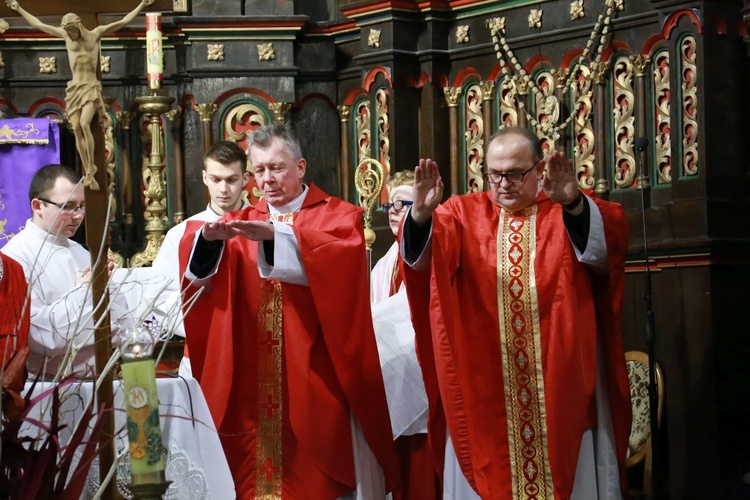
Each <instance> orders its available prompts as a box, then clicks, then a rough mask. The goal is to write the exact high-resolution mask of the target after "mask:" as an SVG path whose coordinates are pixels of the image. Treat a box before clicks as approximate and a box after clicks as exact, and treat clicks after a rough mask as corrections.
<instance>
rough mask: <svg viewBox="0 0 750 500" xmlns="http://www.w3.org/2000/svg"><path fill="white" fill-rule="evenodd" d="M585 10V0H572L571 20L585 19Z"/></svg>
mask: <svg viewBox="0 0 750 500" xmlns="http://www.w3.org/2000/svg"><path fill="white" fill-rule="evenodd" d="M585 15H586V14H585V12H584V11H583V0H573V1H572V2H570V20H571V21H575V20H576V19H583V17H584V16H585Z"/></svg>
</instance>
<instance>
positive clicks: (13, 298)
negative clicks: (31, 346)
mask: <svg viewBox="0 0 750 500" xmlns="http://www.w3.org/2000/svg"><path fill="white" fill-rule="evenodd" d="M0 263H2V270H0V311H2V313H0V363H2V365H0V367H2V366H5V365H6V364H7V363H8V361H10V358H11V357H12V356H13V354H15V353H16V352H17V351H18V350H20V349H21V348H22V347H23V346H25V345H26V343H27V338H28V334H29V311H30V306H29V300H31V299H28V300H27V298H26V296H27V292H28V285H27V283H26V276H25V275H24V273H23V267H21V264H19V263H18V262H16V261H15V260H13V259H11V258H10V257H8V256H7V255H5V254H3V253H0Z"/></svg>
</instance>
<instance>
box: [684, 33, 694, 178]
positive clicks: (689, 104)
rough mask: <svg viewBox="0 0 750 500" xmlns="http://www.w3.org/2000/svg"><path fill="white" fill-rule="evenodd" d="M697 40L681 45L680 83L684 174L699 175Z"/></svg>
mask: <svg viewBox="0 0 750 500" xmlns="http://www.w3.org/2000/svg"><path fill="white" fill-rule="evenodd" d="M696 60H697V47H696V44H695V38H694V37H692V36H686V37H685V38H684V39H683V40H682V42H681V43H680V63H681V64H680V69H681V70H682V72H681V75H680V82H681V86H682V165H683V171H682V174H683V175H685V176H691V175H696V174H697V173H698V86H697V80H698V71H697V67H696Z"/></svg>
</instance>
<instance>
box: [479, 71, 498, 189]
mask: <svg viewBox="0 0 750 500" xmlns="http://www.w3.org/2000/svg"><path fill="white" fill-rule="evenodd" d="M480 85H481V87H482V120H483V121H484V149H485V151H486V150H487V145H488V143H489V140H490V137H492V134H493V133H494V132H495V127H494V126H493V124H492V123H493V120H492V118H493V116H492V111H493V103H494V102H495V82H493V81H486V82H482V83H481V84H480ZM483 167H484V170H485V171H487V158H484V163H483ZM488 187H489V184H488V183H487V182H485V180H484V178H482V191H487V189H488Z"/></svg>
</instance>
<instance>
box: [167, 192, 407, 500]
mask: <svg viewBox="0 0 750 500" xmlns="http://www.w3.org/2000/svg"><path fill="white" fill-rule="evenodd" d="M224 218H225V219H227V220H234V219H239V220H260V221H265V220H268V219H269V211H268V205H267V203H266V202H265V201H260V202H259V203H258V204H257V205H256V206H254V207H248V208H246V209H244V210H242V211H239V212H234V213H231V214H227V215H225V216H224ZM286 219H287V222H288V223H290V225H291V226H292V228H293V230H294V233H295V235H296V237H297V242H298V244H299V248H300V253H301V256H302V262H303V265H304V269H305V272H306V274H307V278H308V281H309V283H310V286H309V287H307V286H300V285H292V284H288V283H281V282H277V281H272V280H264V279H262V278H261V277H260V276H259V274H258V268H257V259H258V244H257V243H256V242H252V241H249V240H247V239H244V238H239V237H238V238H233V239H231V240H229V241H227V242H226V243H225V248H224V253H223V256H222V259H221V262H220V265H219V268H218V271H217V274H216V275H215V276H214V277H213V280H212V282H211V285H210V287H209V288H210V289H209V290H206V291H205V292H204V293H203V294H202V296H201V297H200V298H199V299H198V301H197V303H196V304H195V306H194V307H193V309H192V311H191V312H190V313H189V314H188V316H187V317H186V320H185V330H186V333H187V344H188V350H189V352H190V362H191V366H192V370H193V375H194V376H195V378H196V379H198V380H199V382H200V384H201V388H202V389H203V391H204V393H205V396H206V400H207V402H208V405H209V408H210V410H211V414H212V416H213V418H214V422H215V424H216V427H217V428H218V430H219V433H220V435H221V439H222V443H223V445H224V450H225V452H226V455H227V460H228V462H229V466H230V469H231V470H232V475H233V477H234V480H235V488H236V490H237V494H238V497H239V498H266V497H268V496H271V497H274V498H278V495H279V494H280V495H281V497H282V498H285V499H303V498H316V499H328V498H337V497H339V496H341V495H343V494H345V493H348V492H350V491H353V490H354V489H355V486H356V484H355V473H354V462H353V458H352V455H353V453H352V436H351V424H350V412H351V413H353V414H354V416H355V418H356V419H357V421H358V422H359V423H360V425H361V427H362V430H363V432H364V435H365V438H366V439H367V442H368V444H369V446H370V448H371V449H372V450H373V452H374V453H375V455H376V457H377V459H378V461H379V462H380V464H381V465H382V466H383V469H384V472H385V476H386V482H387V486H388V490H390V489H392V487H393V484H392V483H393V481H392V480H393V478H396V477H397V476H398V470H397V464H396V455H395V448H394V445H393V436H392V434H391V428H390V417H389V414H388V406H387V403H386V398H385V389H384V386H383V379H382V375H381V372H380V363H379V360H378V353H377V346H376V343H375V334H374V332H373V329H372V318H371V314H370V301H369V291H368V285H367V263H366V260H365V250H364V237H363V228H362V210H361V209H360V208H357V207H355V206H353V205H350V204H349V203H346V202H344V201H341V200H340V199H338V198H334V197H330V196H328V195H327V194H325V193H324V192H323V191H321V190H320V189H319V188H317V187H316V186H314V185H310V186H309V192H308V194H307V196H306V198H305V201H304V204H303V206H302V209H301V210H300V211H299V212H297V213H294V214H288V215H287V217H286ZM201 226H202V223H198V224H195V225H192V226H188V230H187V231H186V233H185V234H186V236H185V237H184V238H183V241H182V243H181V246H180V263H181V268H182V269H183V270H184V267H185V263H186V262H187V259H188V258H189V255H190V250H191V247H192V241H193V235H194V232H195V231H196V230H197V229H199V228H200V227H201Z"/></svg>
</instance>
